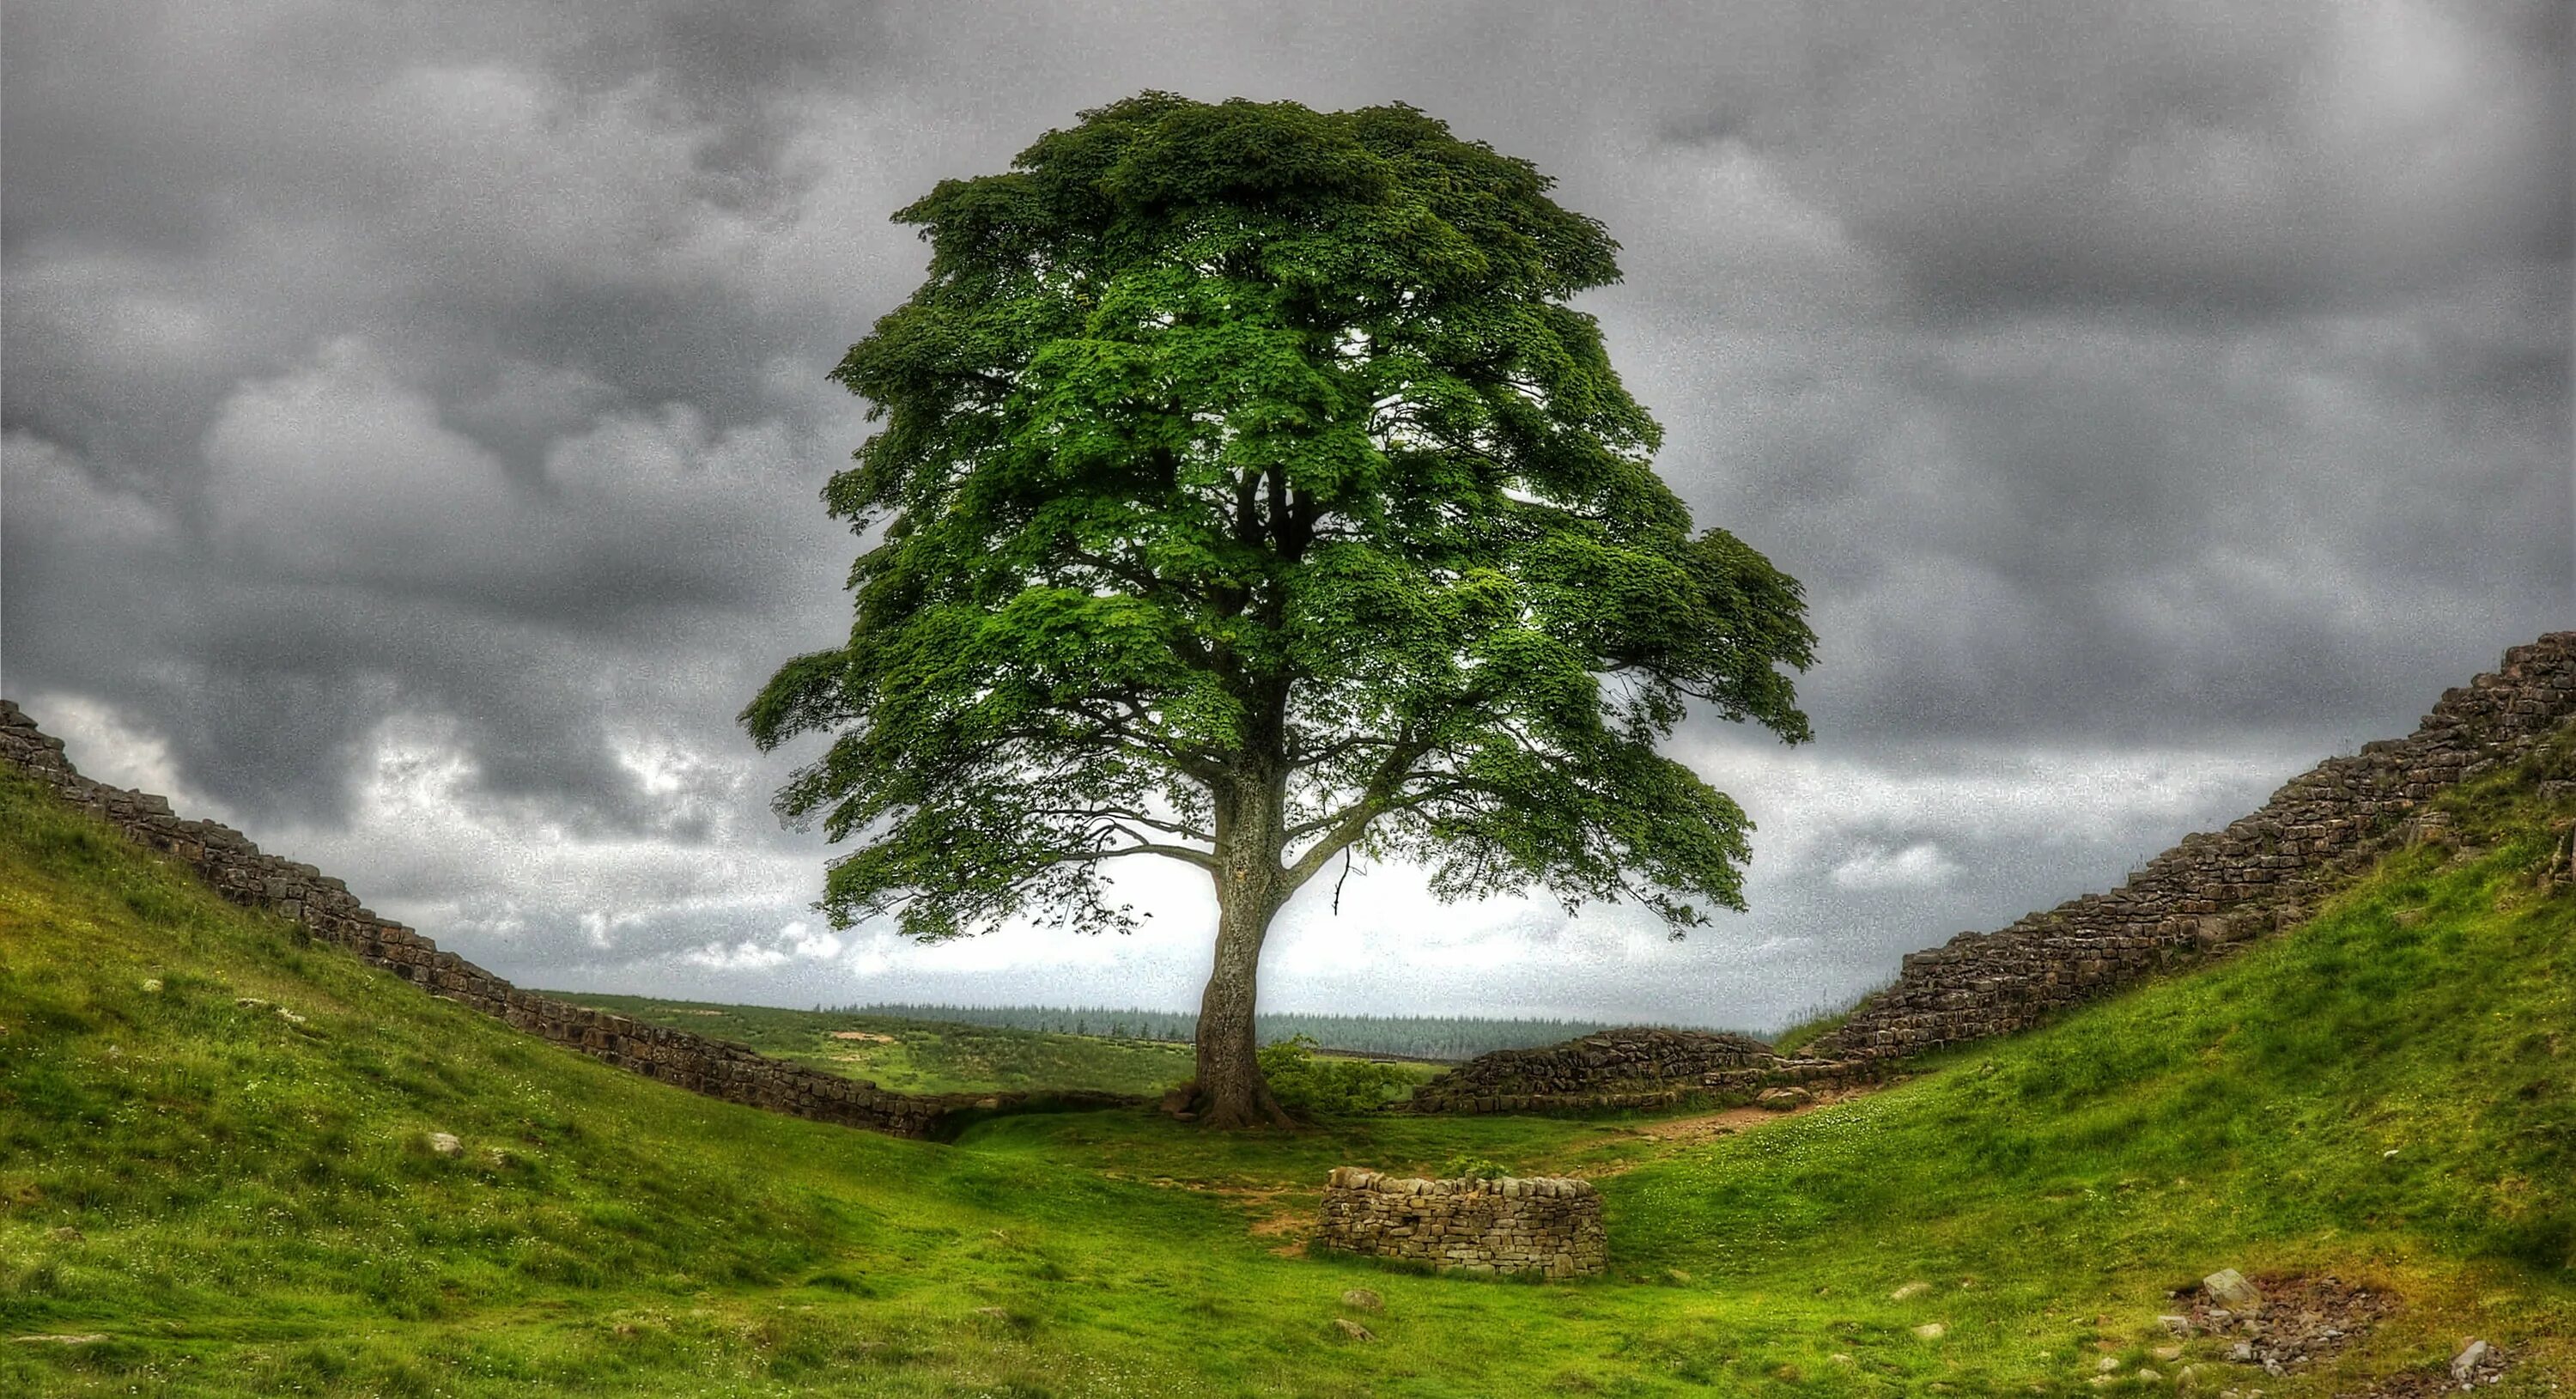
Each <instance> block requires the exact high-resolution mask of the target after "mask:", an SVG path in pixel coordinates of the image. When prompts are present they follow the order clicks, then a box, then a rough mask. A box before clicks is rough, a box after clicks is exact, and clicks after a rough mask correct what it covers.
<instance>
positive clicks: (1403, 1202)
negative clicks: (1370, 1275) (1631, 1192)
mask: <svg viewBox="0 0 2576 1399" xmlns="http://www.w3.org/2000/svg"><path fill="white" fill-rule="evenodd" d="M1311 1246H1312V1247H1315V1248H1326V1249H1339V1250H1341V1251H1343V1252H1345V1253H1362V1254H1367V1255H1370V1256H1371V1257H1376V1258H1398V1259H1404V1260H1407V1261H1409V1262H1414V1263H1425V1264H1429V1265H1430V1266H1432V1267H1435V1268H1438V1269H1441V1270H1443V1271H1455V1272H1462V1273H1475V1274H1502V1273H1541V1274H1544V1275H1546V1276H1548V1277H1552V1278H1573V1277H1589V1276H1591V1275H1593V1274H1596V1273H1599V1272H1600V1271H1601V1270H1602V1269H1603V1268H1605V1267H1607V1266H1608V1263H1609V1254H1608V1245H1607V1243H1606V1241H1605V1235H1604V1234H1603V1233H1602V1230H1601V1196H1600V1193H1599V1192H1597V1191H1595V1190H1594V1189H1593V1188H1592V1182H1590V1181H1588V1180H1575V1179H1572V1178H1569V1177H1562V1176H1555V1177H1538V1178H1533V1179H1519V1178H1515V1177H1505V1178H1503V1179H1501V1180H1412V1179H1403V1178H1398V1177H1395V1176H1387V1175H1380V1174H1378V1173H1377V1172H1375V1171H1364V1170H1361V1169H1360V1168H1358V1167H1356V1166H1339V1167H1336V1168H1334V1171H1333V1174H1332V1177H1331V1179H1330V1180H1329V1181H1328V1182H1327V1183H1326V1184H1325V1187H1324V1205H1323V1219H1322V1223H1321V1226H1320V1227H1319V1228H1318V1229H1317V1230H1316V1232H1315V1238H1314V1241H1313V1243H1312V1245H1311Z"/></svg>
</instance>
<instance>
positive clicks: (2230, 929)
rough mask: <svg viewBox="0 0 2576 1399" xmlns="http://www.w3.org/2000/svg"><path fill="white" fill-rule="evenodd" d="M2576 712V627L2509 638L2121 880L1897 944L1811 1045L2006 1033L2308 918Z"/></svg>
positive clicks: (1844, 1048)
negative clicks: (1912, 946)
mask: <svg viewBox="0 0 2576 1399" xmlns="http://www.w3.org/2000/svg"><path fill="white" fill-rule="evenodd" d="M2572 718H2576V632H2555V633H2552V634H2550V635H2548V636H2544V637H2542V638H2540V639H2539V640H2538V641H2536V642H2533V643H2532V644H2530V645H2528V646H2517V647H2515V648H2513V649H2512V650H2510V651H2507V652H2505V655H2504V662H2503V664H2502V665H2501V666H2499V667H2498V668H2497V669H2496V670H2495V672H2494V673H2492V674H2488V675H2481V676H2479V677H2478V678H2477V679H2476V680H2475V681H2473V682H2471V683H2470V684H2469V685H2467V686H2465V687H2463V688H2460V689H2455V690H2452V691H2449V692H2448V693H2446V694H2444V695H2443V696H2442V698H2441V701H2440V703H2438V704H2436V705H2434V706H2433V712H2432V713H2431V714H2429V715H2427V716H2426V717H2425V719H2424V722H2423V724H2422V725H2421V726H2420V727H2418V728H2417V729H2416V730H2415V732H2414V734H2413V735H2411V736H2409V737H2407V738H2404V739H2397V740H2387V741H2382V742H2377V743H2370V744H2365V745H2363V747H2362V750H2361V752H2360V753H2358V754H2355V755H2353V756H2350V757H2342V758H2330V759H2328V760H2326V761H2325V762H2323V763H2321V764H2319V765H2317V766H2316V767H2315V768H2313V769H2311V770H2310V771H2308V772H2305V773H2302V774H2300V775H2299V776H2297V777H2294V778H2292V779H2290V781H2289V783H2288V784H2287V785H2285V786H2284V787H2282V788H2281V790H2280V791H2278V792H2276V793H2274V794H2273V795H2272V798H2271V800H2270V801H2268V802H2266V803H2265V804H2264V805H2263V808H2262V809H2261V810H2260V811H2257V812H2255V813H2253V814H2252V815H2250V816H2247V817H2245V818H2244V819H2242V820H2239V821H2237V822H2236V823H2234V824H2233V825H2230V826H2229V827H2228V828H2227V829H2226V830H2224V831H2220V832H2217V833H2214V834H2200V835H2192V836H2186V837H2184V838H2183V842H2182V843H2181V844H2180V845H2177V846H2175V847H2174V848H2173V849H2171V850H2168V851H2166V852H2164V853H2163V854H2161V855H2158V856H2157V857H2156V858H2155V859H2153V860H2151V861H2149V862H2148V863H2147V866H2146V868H2145V869H2143V870H2141V871H2140V872H2139V873H2137V874H2135V875H2132V876H2130V878H2129V880H2128V882H2127V883H2125V884H2123V885H2121V886H2120V887H2119V888H2117V889H2115V890H2112V891H2111V892H2109V893H2107V894H2086V895H2084V896H2083V897H2081V898H2078V899H2073V900H2070V901H2068V902H2066V903H2063V904H2060V905H2058V906H2057V907H2056V908H2053V909H2050V910H2048V911H2046V912H2044V913H2034V914H2031V915H2030V916H2029V917H2027V918H2024V919H2022V920H2021V921H2020V922H2018V923H2015V924H2013V925H2012V926H2011V927H2008V928H2005V929H2002V930H2001V931H1998V932H1993V933H1985V934H1978V933H1961V934H1960V935H1959V936H1957V937H1955V938H1952V939H1951V940H1950V941H1949V942H1948V943H1947V944H1945V945H1943V946H1940V947H1936V948H1933V949H1931V950H1929V951H1924V952H1917V953H1913V954H1911V955H1909V956H1907V957H1906V959H1905V963H1904V970H1903V972H1902V973H1901V974H1900V975H1899V976H1898V978H1897V981H1896V984H1895V985H1894V986H1892V987H1890V988H1889V989H1887V990H1885V991H1882V992H1880V993H1878V994H1877V995H1874V996H1871V997H1870V998H1868V999H1867V1000H1865V1001H1863V1002H1861V1004H1860V1005H1859V1007H1858V1008H1856V1009H1855V1010H1854V1011H1853V1012H1852V1015H1851V1018H1850V1019H1848V1020H1846V1021H1845V1022H1844V1023H1843V1024H1842V1025H1841V1026H1839V1027H1837V1028H1836V1029H1835V1030H1833V1031H1832V1032H1831V1033H1829V1034H1826V1035H1824V1036H1821V1037H1819V1038H1818V1039H1817V1040H1816V1041H1815V1043H1814V1044H1813V1045H1811V1046H1809V1050H1808V1052H1809V1053H1811V1054H1814V1055H1817V1056H1819V1057H1822V1058H1827V1059H1833V1058H1841V1059H1850V1060H1885V1059H1891V1058H1897V1057H1902V1056H1905V1055H1910V1054H1917V1053H1921V1052H1923V1051H1925V1050H1930V1049H1937V1048H1939V1047H1941V1046H1943V1045H1947V1044H1956V1043H1959V1042H1961V1041H1964V1040H1975V1039H1983V1038H1985V1037H1987V1036H1990V1035H2001V1034H2008V1033H2011V1032H2013V1031H2015V1030H2021V1029H2026V1028H2028V1027H2030V1026H2032V1025H2035V1024H2037V1023H2039V1022H2040V1021H2041V1020H2043V1019H2045V1018H2047V1017H2048V1016H2050V1015H2051V1014H2053V1013H2055V1012H2057V1011H2059V1010H2061V1009H2063V1008H2065V1007H2068V1006H2071V1005H2075V1004H2077V1003H2079V1002H2083V1001H2087V1000H2091V999H2093V998H2095V997H2097V996H2101V995H2103V994H2105V993H2107V992H2110V991H2113V990H2116V989H2118V988H2120V987H2123V986H2126V985H2130V984H2132V983H2134V982H2136V981H2138V980H2139V979H2140V978H2142V977H2144V976H2146V975H2148V974H2150V973H2152V972H2154V971H2156V970H2157V969H2159V968H2162V967H2168V966H2176V965H2181V964H2186V963H2189V962H2193V961H2197V960H2202V959H2206V958H2209V957H2212V956H2219V955H2224V954H2225V953H2227V952H2229V951H2231V950H2233V949H2234V948H2235V947H2236V946H2237V945H2239V944H2241V943H2243V942H2245V941H2246V940H2247V939H2250V938H2254V937H2258V936H2260V935H2262V934H2264V933H2266V932H2269V931H2271V930H2273V929H2275V928H2282V927H2287V926H2289V925H2291V924H2294V923H2297V922H2299V921H2301V920H2302V919H2304V918H2305V917H2306V916H2307V912H2308V910H2309V909H2310V908H2311V907H2313V906H2314V904H2315V903H2316V901H2317V900H2318V899H2319V898H2320V897H2322V896H2323V895H2325V894H2328V893H2331V892H2333V891H2334V890H2335V889H2336V888H2338V887H2340V886H2341V885H2343V884H2345V883H2347V882H2349V880H2350V879H2351V878H2352V877H2353V875H2354V874H2355V873H2356V872H2358V871H2360V870H2362V869H2365V868H2367V867H2368V866H2369V864H2370V862H2371V861H2372V860H2374V859H2376V858H2377V857H2378V856H2379V855H2380V854H2382V853H2383V852H2385V851H2387V850H2388V849H2390V848H2391V847H2392V846H2394V845H2396V844H2398V843H2400V842H2402V841H2404V840H2406V839H2408V838H2410V836H2413V835H2417V834H2421V833H2422V831H2423V830H2424V829H2428V827H2426V825H2425V823H2426V822H2428V821H2430V820H2432V819H2433V818H2437V817H2438V816H2439V813H2422V814H2420V815H2415V816H2413V817H2412V818H2411V825H2410V813H2415V812H2416V810H2417V808H2419V807H2421V806H2422V805H2423V804H2424V803H2425V802H2426V801H2428V800H2429V799H2431V798H2433V797H2434V796H2437V795H2439V794H2440V793H2441V792H2443V791H2444V790H2445V789H2447V788H2450V787H2452V786H2455V785H2457V784H2458V783H2460V782H2463V781H2466V780H2468V779H2470V778H2473V777H2476V776H2478V775H2480V774H2482V773H2485V772H2488V771H2491V770H2493V769H2495V768H2498V767H2501V766H2505V765H2508V764H2511V763H2515V762H2518V761H2520V760H2521V759H2523V758H2524V757H2526V756H2528V755H2530V754H2531V753H2532V752H2533V751H2534V750H2535V749H2537V748H2538V747H2539V746H2540V745H2541V743H2542V742H2543V741H2544V740H2545V739H2547V738H2548V737H2549V736H2550V735H2551V734H2552V733H2553V732H2555V731H2556V730H2557V729H2558V728H2559V727H2561V726H2562V725H2564V724H2566V723H2568V722H2569V721H2570V720H2571V719H2572ZM2568 775H2571V774H2560V776H2562V777H2563V776H2568Z"/></svg>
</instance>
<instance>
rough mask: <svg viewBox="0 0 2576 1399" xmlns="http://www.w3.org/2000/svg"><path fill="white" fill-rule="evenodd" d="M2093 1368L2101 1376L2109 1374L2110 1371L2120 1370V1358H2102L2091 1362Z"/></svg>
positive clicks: (2110, 1356) (2108, 1356)
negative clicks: (2100, 1373)
mask: <svg viewBox="0 0 2576 1399" xmlns="http://www.w3.org/2000/svg"><path fill="white" fill-rule="evenodd" d="M2093 1368H2094V1369H2096V1370H2098V1371H2100V1372H2102V1373H2103V1374H2106V1375H2107V1374H2110V1373H2111V1372H2112V1371H2114V1370H2117V1369H2119V1368H2120V1357H2118V1356H2116V1355H2106V1356H2103V1357H2102V1358H2101V1359H2099V1360H2096V1361H2094V1362H2093Z"/></svg>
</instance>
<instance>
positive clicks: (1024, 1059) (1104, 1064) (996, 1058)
mask: <svg viewBox="0 0 2576 1399" xmlns="http://www.w3.org/2000/svg"><path fill="white" fill-rule="evenodd" d="M548 994H550V995H557V996H561V997H563V998H564V999H566V1000H569V1001H572V1002H575V1003H577V1004H580V1005H586V1006H597V1007H598V1008H600V1009H601V1010H613V1011H615V1012H617V1013H618V1014H620V1015H631V1016H633V1017H635V1018H636V1019H638V1020H642V1021H645V1022H646V1023H648V1024H654V1025H669V1026H672V1027H674V1028H677V1029H682V1030H690V1031H694V1032H696V1033H698V1034H702V1035H712V1036H714V1037H715V1038H717V1039H727V1040H732V1041H734V1042H736V1043H738V1044H746V1045H749V1046H751V1047H752V1048H754V1049H757V1050H759V1051H760V1052H762V1053H764V1054H769V1055H774V1056H776V1057H778V1058H781V1059H791V1060H794V1061H796V1062H798V1063H801V1064H810V1065H812V1066H814V1067H815V1068H818V1069H822V1070H825V1071H827V1072H830V1073H836V1074H841V1075H844V1076H847V1077H850V1078H864V1079H869V1080H872V1081H874V1082H875V1083H876V1084H877V1085H878V1086H879V1087H882V1088H892V1089H896V1090H898V1091H901V1092H906V1093H980V1092H1001V1091H1006V1090H1011V1089H1047V1088H1056V1089H1092V1090H1096V1091H1099V1092H1105V1093H1133V1094H1139V1095H1152V1094H1156V1093H1160V1092H1162V1091H1163V1090H1164V1089H1166V1088H1169V1087H1171V1086H1172V1085H1173V1084H1176V1083H1180V1082H1182V1081H1184V1080H1186V1079H1187V1078H1188V1077H1189V1076H1190V1069H1191V1056H1192V1050H1191V1047H1190V1045H1189V1044H1188V1043H1187V1042H1185V1041H1184V1042H1178V1043H1175V1042H1173V1041H1170V1040H1157V1039H1138V1038H1133V1037H1120V1036H1111V1035H1077V1034H1058V1033H1048V1032H1043V1031H1037V1030H1016V1029H1006V1028H1001V1027H998V1026H991V1025H966V1024H957V1023H953V1022H938V1021H926V1020H917V1019H912V1018H909V1017H904V1016H894V1015H883V1014H870V1013H868V1012H865V1011H841V1010H821V1011H816V1010H782V1009H778V1008H775V1007H770V1006H737V1005H719V1004H713V1003H709V1002H704V1001H674V1000H665V999H662V998H659V997H652V996H609V995H593V994H588V993H583V992H573V991H556V992H549V993H548ZM1113 1023H1116V1022H1112V1021H1110V1020H1109V1019H1107V1018H1106V1017H1103V1019H1102V1021H1101V1024H1102V1026H1103V1028H1108V1027H1110V1026H1111V1025H1112V1024H1113ZM1402 1067H1403V1068H1404V1069H1405V1070H1406V1071H1407V1072H1409V1073H1410V1074H1412V1075H1413V1076H1414V1077H1415V1078H1416V1079H1417V1080H1420V1079H1427V1078H1429V1077H1431V1076H1432V1075H1433V1074H1435V1073H1437V1072H1439V1068H1438V1066H1436V1065H1431V1064H1405V1065H1403V1066H1402Z"/></svg>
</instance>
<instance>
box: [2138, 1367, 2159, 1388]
mask: <svg viewBox="0 0 2576 1399" xmlns="http://www.w3.org/2000/svg"><path fill="white" fill-rule="evenodd" d="M2163 1378H2164V1376H2162V1375H2159V1374H2157V1373H2156V1372H2155V1371H2154V1370H2152V1369H2149V1368H2148V1367H2146V1366H2143V1365H2141V1366H2139V1367H2138V1382H2139V1383H2141V1384H2154V1383H2155V1382H2156V1381H2158V1380H2160V1379H2163Z"/></svg>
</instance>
